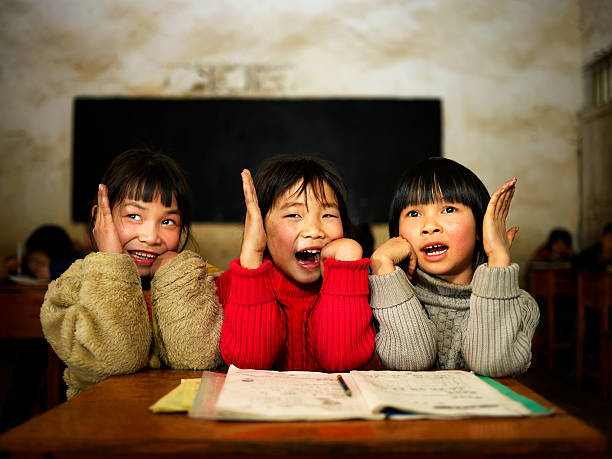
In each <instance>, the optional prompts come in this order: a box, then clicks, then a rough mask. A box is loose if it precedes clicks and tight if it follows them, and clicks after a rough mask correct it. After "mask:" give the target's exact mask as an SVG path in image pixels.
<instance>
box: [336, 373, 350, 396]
mask: <svg viewBox="0 0 612 459" xmlns="http://www.w3.org/2000/svg"><path fill="white" fill-rule="evenodd" d="M336 379H337V380H338V382H339V383H340V386H341V387H342V390H343V391H344V393H345V394H346V395H347V396H348V397H350V396H351V395H353V393H352V392H351V390H350V389H349V387H348V386H347V385H346V383H345V382H344V379H342V375H338V376H336Z"/></svg>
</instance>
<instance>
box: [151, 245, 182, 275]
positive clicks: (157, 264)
mask: <svg viewBox="0 0 612 459" xmlns="http://www.w3.org/2000/svg"><path fill="white" fill-rule="evenodd" d="M177 255H178V253H176V252H172V251H168V252H164V253H162V254H161V255H159V256H158V257H157V258H156V259H155V261H154V262H153V264H152V265H151V279H153V276H154V275H155V273H156V272H157V270H158V269H159V268H161V267H162V266H164V265H165V264H166V263H168V262H169V261H170V260H172V259H173V258H174V257H176V256H177Z"/></svg>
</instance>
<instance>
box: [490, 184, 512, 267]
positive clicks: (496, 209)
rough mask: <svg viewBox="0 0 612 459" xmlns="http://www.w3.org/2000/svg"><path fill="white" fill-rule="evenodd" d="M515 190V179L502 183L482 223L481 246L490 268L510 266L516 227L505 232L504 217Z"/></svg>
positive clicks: (492, 197) (494, 194)
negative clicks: (511, 248)
mask: <svg viewBox="0 0 612 459" xmlns="http://www.w3.org/2000/svg"><path fill="white" fill-rule="evenodd" d="M515 189H516V179H515V178H513V179H510V180H508V181H507V182H506V183H504V184H503V185H502V186H501V187H500V188H499V189H498V190H497V191H496V192H495V193H493V196H491V200H490V201H489V205H488V206H487V211H486V212H485V216H484V220H483V223H482V244H483V246H484V250H485V253H486V254H487V257H488V264H489V266H491V267H504V266H510V247H511V246H512V241H513V240H514V236H516V233H517V232H518V230H519V229H518V226H513V227H512V228H510V229H509V230H506V217H507V216H508V211H509V210H510V202H511V201H512V197H513V196H514V190H515Z"/></svg>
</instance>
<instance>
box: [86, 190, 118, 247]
mask: <svg viewBox="0 0 612 459" xmlns="http://www.w3.org/2000/svg"><path fill="white" fill-rule="evenodd" d="M94 212H95V213H96V222H95V224H94V228H93V237H94V240H95V241H96V245H97V247H98V251H99V252H106V253H123V247H122V246H121V242H120V241H119V234H117V228H115V223H114V222H113V214H112V212H111V208H110V204H109V202H108V189H107V188H106V185H102V184H100V185H98V205H97V206H95V207H94Z"/></svg>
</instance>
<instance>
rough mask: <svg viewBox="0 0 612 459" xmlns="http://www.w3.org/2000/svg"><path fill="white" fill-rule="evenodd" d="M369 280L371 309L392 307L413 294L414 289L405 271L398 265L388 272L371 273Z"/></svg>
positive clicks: (408, 298) (405, 300) (407, 299)
mask: <svg viewBox="0 0 612 459" xmlns="http://www.w3.org/2000/svg"><path fill="white" fill-rule="evenodd" d="M369 281H370V306H371V307H372V309H385V308H392V307H395V306H397V305H398V304H402V303H405V302H407V301H409V300H411V299H412V297H413V296H414V289H413V287H412V284H410V281H409V280H408V277H406V273H405V272H404V270H403V269H402V268H400V267H399V266H396V267H395V270H394V271H393V272H392V273H389V274H381V275H372V276H370V277H369Z"/></svg>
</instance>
